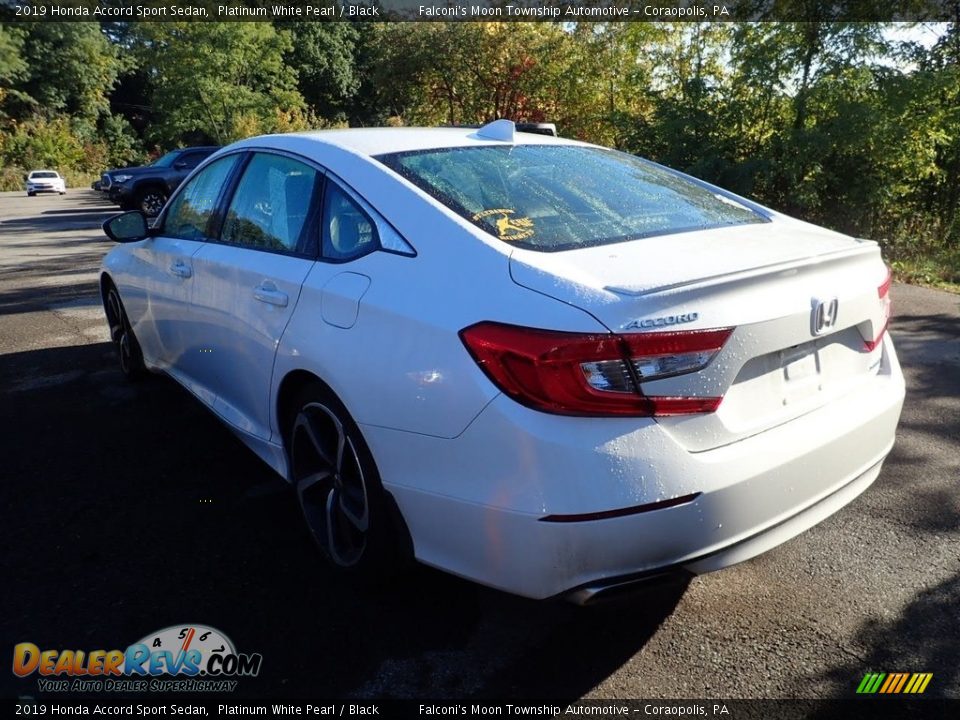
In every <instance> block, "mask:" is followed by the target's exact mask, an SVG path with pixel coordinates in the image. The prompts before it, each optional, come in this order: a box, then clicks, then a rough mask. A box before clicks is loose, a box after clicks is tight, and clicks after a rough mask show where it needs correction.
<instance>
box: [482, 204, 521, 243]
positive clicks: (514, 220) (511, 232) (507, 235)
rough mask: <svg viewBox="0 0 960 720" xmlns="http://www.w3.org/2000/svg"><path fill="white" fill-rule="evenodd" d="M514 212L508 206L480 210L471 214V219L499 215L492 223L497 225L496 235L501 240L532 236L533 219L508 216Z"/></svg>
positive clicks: (514, 212)
mask: <svg viewBox="0 0 960 720" xmlns="http://www.w3.org/2000/svg"><path fill="white" fill-rule="evenodd" d="M514 214H516V211H515V210H510V209H509V208H495V209H493V210H481V211H480V212H478V213H476V214H475V215H474V216H473V219H474V220H484V219H486V218H490V217H492V216H494V215H499V216H500V217H498V218H494V219H493V223H494V224H495V225H496V227H497V237H499V238H500V239H501V240H508V241H509V240H523V239H525V238H528V237H533V233H534V230H533V220H532V219H531V218H527V217H510V216H511V215H514Z"/></svg>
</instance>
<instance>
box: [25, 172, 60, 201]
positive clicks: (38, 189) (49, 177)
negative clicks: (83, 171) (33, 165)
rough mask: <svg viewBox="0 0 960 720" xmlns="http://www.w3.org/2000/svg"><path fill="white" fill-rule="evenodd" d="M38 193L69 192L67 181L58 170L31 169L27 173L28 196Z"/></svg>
mask: <svg viewBox="0 0 960 720" xmlns="http://www.w3.org/2000/svg"><path fill="white" fill-rule="evenodd" d="M37 193H59V194H60V195H66V194H67V181H66V180H64V179H63V178H62V177H61V176H60V173H58V172H57V171H56V170H31V171H30V173H29V174H28V175H27V196H28V197H33V196H34V195H36V194H37Z"/></svg>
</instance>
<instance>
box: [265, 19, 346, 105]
mask: <svg viewBox="0 0 960 720" xmlns="http://www.w3.org/2000/svg"><path fill="white" fill-rule="evenodd" d="M277 26H278V28H281V29H282V30H286V31H288V32H289V33H290V38H291V40H292V46H291V48H290V49H289V50H287V52H286V56H285V57H286V61H287V64H288V65H289V66H290V67H293V68H296V70H297V75H298V87H299V89H300V94H301V95H303V97H304V99H305V100H306V102H307V104H308V105H309V106H310V108H311V109H312V110H313V111H314V112H316V113H317V115H319V116H320V117H323V118H327V119H330V120H336V121H339V120H344V119H346V116H347V112H348V111H349V109H350V107H351V105H352V102H353V99H354V97H355V96H356V94H357V91H358V90H359V88H360V76H359V74H358V72H357V68H356V57H355V54H356V49H357V42H358V38H359V32H358V30H357V28H356V26H354V25H352V24H350V23H343V22H319V21H313V22H289V23H287V22H284V23H278V24H277Z"/></svg>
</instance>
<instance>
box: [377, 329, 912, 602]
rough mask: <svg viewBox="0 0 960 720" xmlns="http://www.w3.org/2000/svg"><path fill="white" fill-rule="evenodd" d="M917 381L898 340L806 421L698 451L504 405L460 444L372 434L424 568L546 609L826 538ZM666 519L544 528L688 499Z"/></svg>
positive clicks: (869, 471)
mask: <svg viewBox="0 0 960 720" xmlns="http://www.w3.org/2000/svg"><path fill="white" fill-rule="evenodd" d="M903 397H904V384H903V377H902V374H901V372H900V367H899V365H898V363H897V359H896V355H895V353H894V351H893V346H892V343H891V342H890V339H889V337H887V338H885V339H884V351H883V357H882V360H881V365H880V369H879V372H878V374H877V375H876V377H874V378H872V379H871V380H870V381H869V382H866V383H863V384H862V385H861V386H860V387H858V388H857V389H856V391H854V392H851V393H850V394H848V395H846V396H844V397H842V398H840V399H838V400H836V401H834V402H833V403H831V404H830V405H828V406H825V407H823V408H820V409H819V410H817V411H814V412H811V413H809V414H807V415H804V416H802V417H799V418H796V419H795V420H793V421H791V422H789V423H787V424H785V425H782V426H780V427H776V428H773V429H770V430H768V431H766V432H764V433H761V434H759V435H756V436H753V437H750V438H747V439H744V440H741V441H739V442H736V443H733V444H731V445H727V446H724V447H720V448H717V449H715V450H710V451H706V452H700V453H690V452H687V451H686V450H685V449H683V448H682V447H680V446H679V445H678V444H677V443H675V442H674V441H673V440H672V439H671V438H670V436H669V435H668V434H667V433H666V432H664V431H663V429H662V428H660V427H658V426H657V424H656V423H655V422H653V421H650V420H622V419H611V420H596V419H591V420H586V419H579V418H564V417H557V416H551V415H546V414H543V413H537V412H535V411H532V410H528V409H527V408H523V407H520V406H519V405H517V404H516V403H513V402H512V401H510V400H509V399H507V398H505V397H499V398H497V399H495V400H494V401H493V402H491V403H490V405H489V406H488V407H487V408H486V409H485V410H484V411H483V412H482V413H481V414H480V415H479V416H478V417H477V418H476V419H475V420H474V422H473V423H472V424H471V426H470V427H468V428H467V430H466V431H465V432H464V433H463V434H462V435H461V436H459V437H458V438H454V439H452V440H440V439H437V438H430V437H426V436H422V435H413V434H410V433H401V432H398V431H395V430H386V429H383V428H373V427H364V428H363V431H364V434H365V436H366V437H367V440H368V442H369V443H370V445H371V449H372V450H373V453H374V457H376V458H377V460H378V463H379V465H380V467H381V469H382V470H384V469H389V472H387V473H385V474H384V478H383V479H384V483H385V485H386V486H387V488H388V489H389V490H390V491H391V492H392V493H393V495H394V497H395V498H396V500H397V504H398V506H399V507H400V509H401V511H402V513H403V515H404V518H405V520H406V522H407V525H408V526H409V528H410V530H411V534H412V536H413V539H414V547H415V552H416V555H417V557H418V558H419V559H420V560H421V561H422V562H424V563H427V564H429V565H434V566H436V567H440V568H442V569H444V570H447V571H449V572H453V573H455V574H458V575H462V576H464V577H468V578H470V579H473V580H476V581H479V582H481V583H484V584H487V585H491V586H494V587H498V588H500V589H503V590H507V591H509V592H513V593H517V594H520V595H525V596H528V597H533V598H546V597H550V596H554V595H559V594H567V593H570V592H571V591H574V590H576V591H578V592H579V593H580V596H581V598H580V599H581V600H582V598H583V596H584V594H586V595H588V596H589V595H590V594H591V593H593V592H595V591H596V590H597V589H603V588H605V587H607V586H612V585H619V584H621V583H622V582H624V581H627V580H631V579H639V578H643V577H645V576H648V575H651V574H652V575H656V574H658V573H660V572H662V571H664V570H665V569H666V570H677V569H682V570H684V571H687V572H693V573H700V572H707V571H711V570H717V569H720V568H722V567H726V566H728V565H732V564H734V563H737V562H741V561H743V560H746V559H748V558H750V557H753V556H755V555H757V554H759V553H761V552H764V551H766V550H768V549H770V548H772V547H774V546H776V545H778V544H780V543H782V542H784V541H786V540H788V539H790V538H792V537H794V536H795V535H797V534H799V533H800V532H803V531H804V530H806V529H807V528H810V527H812V526H813V525H815V524H817V523H818V522H820V521H821V520H823V519H824V518H826V517H828V516H829V515H830V514H832V513H834V512H836V511H837V510H839V509H840V508H841V507H843V506H844V505H846V504H847V503H849V502H850V501H851V500H853V499H854V498H855V497H856V496H857V495H859V494H860V493H861V492H863V490H865V489H866V488H867V487H868V486H869V485H870V483H872V482H873V480H874V479H876V477H877V475H878V474H879V471H880V466H881V463H882V461H883V459H884V458H885V457H886V455H887V453H889V451H890V449H891V447H892V445H893V441H894V434H895V430H896V426H897V422H898V420H899V417H900V410H901V407H902V404H903ZM694 493H699V495H698V496H697V497H696V499H695V500H693V501H692V502H688V503H686V504H683V505H678V506H675V507H667V508H663V509H659V510H655V511H652V512H643V513H641V514H632V515H625V516H622V517H612V518H605V519H600V520H585V521H580V522H550V521H544V517H545V516H549V515H580V514H584V513H592V512H604V511H609V510H613V509H618V508H629V507H634V506H638V505H643V504H646V503H653V502H658V501H662V500H664V499H668V498H675V497H678V496H682V495H689V494H694Z"/></svg>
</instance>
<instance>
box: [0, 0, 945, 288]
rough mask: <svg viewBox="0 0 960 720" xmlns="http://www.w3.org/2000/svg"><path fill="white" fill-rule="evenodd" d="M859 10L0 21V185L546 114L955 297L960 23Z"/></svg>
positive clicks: (802, 5)
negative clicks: (905, 37) (352, 129)
mask: <svg viewBox="0 0 960 720" xmlns="http://www.w3.org/2000/svg"><path fill="white" fill-rule="evenodd" d="M858 1H859V0H841V1H840V2H839V3H835V4H834V5H829V6H828V5H824V4H823V3H818V2H815V0H783V2H782V3H781V4H782V5H787V4H789V5H792V6H793V7H794V9H795V10H796V12H795V13H794V14H795V15H797V16H803V17H804V18H806V19H807V20H809V22H803V23H800V22H790V23H786V22H777V23H692V22H686V23H610V24H606V23H565V24H556V23H417V24H414V23H360V24H356V25H354V24H351V23H326V22H276V23H265V22H259V23H244V22H224V23H215V22H181V23H123V22H111V23H102V24H100V25H98V24H96V23H42V24H41V23H35V24H17V25H16V26H0V163H2V166H3V167H5V168H6V170H4V172H3V176H2V177H0V183H9V182H13V180H12V179H10V178H14V176H12V175H11V169H12V168H14V167H15V168H21V167H32V166H36V165H38V164H47V165H51V166H54V167H56V168H57V169H59V170H61V171H66V172H76V173H93V172H97V171H99V170H102V169H103V167H104V166H108V165H109V166H120V165H126V164H132V163H139V162H141V161H142V160H143V159H144V155H145V152H144V151H145V150H147V149H149V150H151V151H152V152H156V151H162V150H167V149H170V148H171V147H174V146H177V145H184V144H190V143H197V142H217V143H226V142H230V141H232V140H235V139H237V138H241V137H246V136H249V135H254V134H258V133H266V132H287V131H292V130H300V129H304V128H311V127H329V126H333V125H342V124H344V123H346V122H349V124H352V125H385V124H386V125H420V124H422V125H436V124H478V123H483V122H486V121H489V120H492V119H494V118H498V117H509V118H512V119H514V120H518V121H524V120H526V121H541V120H542V121H551V122H555V123H557V126H558V128H559V130H560V132H561V133H562V134H564V135H566V136H569V137H576V138H581V139H584V140H588V141H592V142H597V143H600V144H605V145H613V146H615V147H618V148H621V149H623V150H626V151H628V152H633V153H637V154H641V155H644V156H647V157H650V158H652V159H654V160H657V161H660V162H663V163H665V164H667V165H670V166H672V167H676V168H678V169H681V170H685V171H687V172H690V173H692V174H694V175H696V176H699V177H702V178H704V179H706V180H709V181H712V182H716V183H718V184H720V185H722V186H724V187H728V188H730V189H732V190H734V191H736V192H739V193H741V194H744V195H747V196H750V197H753V198H755V199H757V200H759V201H760V202H763V203H765V204H768V205H771V206H772V207H775V208H777V209H778V210H782V211H784V212H787V213H790V214H793V215H797V216H799V217H802V218H804V219H807V220H811V221H814V222H818V223H821V224H824V225H827V226H830V227H834V228H837V229H839V230H842V231H844V232H847V233H851V234H853V235H857V236H862V237H873V238H878V239H880V240H881V241H882V242H883V246H884V251H885V253H886V254H887V257H888V258H890V259H891V260H892V261H894V263H895V266H896V267H897V268H898V272H900V273H902V274H903V275H904V276H905V277H910V278H913V279H921V280H922V279H925V278H929V279H928V280H926V281H931V282H933V281H936V282H956V281H957V268H960V251H958V248H960V24H958V23H957V22H954V23H950V24H948V25H947V26H945V27H946V31H945V32H944V31H943V27H944V26H941V28H940V32H941V37H940V39H939V41H938V42H936V43H935V44H934V45H933V46H932V47H925V46H921V45H918V44H914V43H909V42H903V41H901V42H894V41H893V40H892V39H891V38H892V35H891V33H890V32H889V31H890V29H891V26H890V25H889V24H888V25H884V24H880V23H845V22H844V23H842V22H834V21H832V19H831V16H832V14H833V13H834V12H835V11H843V10H844V8H846V9H847V10H849V9H850V8H853V7H854V6H855V5H856V4H857V2H858ZM901 29H902V28H901ZM50 58H55V71H53V70H51V67H50V66H51V60H50ZM18 172H19V170H18ZM14 179H15V180H16V182H17V183H19V182H20V180H19V175H17V176H16V177H15V178H14ZM17 186H18V187H19V185H17ZM931 259H932V260H931ZM931 263H932V265H931ZM938 267H939V268H940V271H935V268H938ZM951 268H953V269H951Z"/></svg>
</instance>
